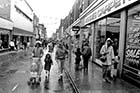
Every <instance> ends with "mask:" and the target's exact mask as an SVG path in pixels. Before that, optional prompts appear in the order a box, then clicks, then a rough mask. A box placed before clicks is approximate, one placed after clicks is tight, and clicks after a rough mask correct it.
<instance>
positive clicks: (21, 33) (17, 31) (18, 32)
mask: <svg viewBox="0 0 140 93" xmlns="http://www.w3.org/2000/svg"><path fill="white" fill-rule="evenodd" d="M13 35H18V36H34V35H35V34H34V33H33V32H30V31H26V30H23V29H20V28H16V27H14V28H13Z"/></svg>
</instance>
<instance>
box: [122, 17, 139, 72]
mask: <svg viewBox="0 0 140 93" xmlns="http://www.w3.org/2000/svg"><path fill="white" fill-rule="evenodd" d="M125 58H126V60H125V64H126V65H128V66H130V67H133V68H135V69H138V70H140V20H136V19H134V18H133V17H132V16H131V17H129V19H128V29H127V43H126V54H125Z"/></svg>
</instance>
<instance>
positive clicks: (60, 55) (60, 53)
mask: <svg viewBox="0 0 140 93" xmlns="http://www.w3.org/2000/svg"><path fill="white" fill-rule="evenodd" d="M65 57H66V50H65V48H64V46H63V45H62V43H61V42H60V43H59V45H58V49H57V50H56V55H55V59H56V61H57V63H58V68H59V73H60V75H59V80H62V79H63V70H64V63H65Z"/></svg>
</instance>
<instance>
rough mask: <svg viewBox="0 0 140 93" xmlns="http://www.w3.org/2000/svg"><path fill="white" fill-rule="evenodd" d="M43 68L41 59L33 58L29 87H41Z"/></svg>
mask: <svg viewBox="0 0 140 93" xmlns="http://www.w3.org/2000/svg"><path fill="white" fill-rule="evenodd" d="M42 69H43V66H42V63H41V60H40V58H32V61H31V67H30V80H29V81H28V85H40V82H41V72H42Z"/></svg>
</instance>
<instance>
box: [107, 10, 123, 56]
mask: <svg viewBox="0 0 140 93" xmlns="http://www.w3.org/2000/svg"><path fill="white" fill-rule="evenodd" d="M120 15H121V14H120V13H115V14H113V15H110V16H109V17H107V26H106V39H107V38H111V40H112V41H113V44H112V45H113V48H114V54H115V56H118V53H119V51H118V50H119V34H120V20H121V19H120Z"/></svg>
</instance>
